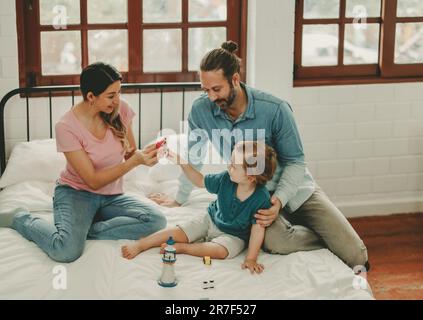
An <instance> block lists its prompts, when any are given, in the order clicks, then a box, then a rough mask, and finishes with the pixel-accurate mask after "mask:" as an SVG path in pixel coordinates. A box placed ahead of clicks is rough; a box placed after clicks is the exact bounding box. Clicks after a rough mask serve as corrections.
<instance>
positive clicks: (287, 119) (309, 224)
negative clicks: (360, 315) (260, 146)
mask: <svg viewBox="0 0 423 320" xmlns="http://www.w3.org/2000/svg"><path fill="white" fill-rule="evenodd" d="M237 49H238V45H237V44H236V43H234V42H232V41H228V42H225V43H224V44H223V45H222V47H221V48H219V49H215V50H212V51H210V52H209V53H207V54H206V56H205V57H204V58H203V60H202V62H201V67H200V73H199V75H200V81H201V85H202V89H203V90H204V92H205V93H206V95H202V96H201V97H200V98H198V99H197V100H196V101H195V102H194V104H193V108H192V110H191V113H190V115H189V117H188V122H189V129H190V132H191V133H192V132H195V131H198V129H202V132H204V135H206V137H205V138H208V139H209V140H212V143H213V145H214V147H215V148H216V149H217V150H219V152H220V154H221V156H222V157H223V158H224V159H225V160H227V156H228V152H224V151H225V149H226V150H229V151H231V150H232V148H233V146H234V145H235V143H236V142H237V141H236V139H237V137H238V136H239V133H243V134H241V137H238V139H242V138H243V137H244V138H245V136H246V135H247V134H248V133H250V134H251V131H253V139H254V140H259V139H260V137H259V136H260V132H262V133H263V132H264V134H263V137H262V138H263V139H264V140H265V142H266V143H267V144H268V145H270V146H271V147H273V148H274V149H275V150H276V152H277V154H278V169H277V170H276V173H275V175H274V177H273V179H272V181H269V182H268V183H267V185H266V187H267V188H268V189H269V191H270V192H271V193H273V196H272V207H271V208H270V209H268V210H260V211H259V212H258V213H257V215H256V218H257V221H258V223H259V224H261V225H262V226H265V227H267V229H266V236H265V241H264V247H263V249H264V250H265V251H267V252H270V253H276V254H289V253H292V252H295V251H307V250H315V249H320V248H325V247H327V248H329V249H330V250H331V251H332V252H333V253H335V254H336V255H337V256H338V257H339V258H340V259H342V260H343V261H344V262H345V263H346V264H347V265H349V266H350V267H351V268H354V267H355V266H364V265H366V267H367V268H368V264H367V249H366V247H365V245H364V243H363V241H362V240H361V239H360V237H359V236H358V235H357V233H356V232H355V231H354V229H353V228H352V226H351V225H350V223H349V222H348V221H347V219H346V218H345V217H344V215H343V214H342V213H341V212H340V211H339V210H338V209H337V208H336V207H335V205H334V204H333V203H332V202H331V201H330V200H329V199H328V197H327V196H326V195H325V193H324V192H323V191H322V190H321V189H320V188H319V187H318V186H317V185H316V183H315V182H314V180H313V177H312V176H311V174H310V173H309V171H308V170H307V168H306V164H305V161H304V152H303V147H302V142H301V138H300V135H299V133H298V129H297V126H296V124H295V120H294V118H293V114H292V110H291V107H290V106H289V104H288V103H287V102H285V101H283V100H280V99H278V98H276V97H274V96H272V95H270V94H267V93H264V92H261V91H258V90H256V89H253V88H250V87H248V86H246V85H245V84H243V83H241V80H240V59H239V58H238V57H237V56H236V55H235V53H234V52H235V51H236V50H237ZM217 129H220V130H221V131H225V132H230V133H231V134H232V135H231V137H230V138H229V139H228V138H227V137H226V139H225V135H223V148H221V139H214V138H215V134H216V130H217ZM251 129H253V130H251ZM200 135H201V134H200ZM200 138H204V137H201V136H200ZM232 138H234V139H232ZM204 140H205V139H202V141H204ZM234 140H235V141H234ZM246 140H251V139H246ZM200 141H201V140H200ZM196 143H197V139H190V141H189V144H188V150H189V161H190V162H191V163H194V164H195V162H196V163H198V162H199V161H200V160H201V159H198V157H196V155H195V153H194V152H191V151H192V149H194V148H193V146H194V145H195V144H196ZM229 154H230V152H229ZM196 168H198V169H199V168H201V164H197V165H196ZM179 181H180V185H179V190H178V193H177V196H176V199H172V198H170V197H168V196H164V195H152V196H151V197H150V198H151V199H152V200H154V201H155V202H156V203H158V204H160V205H163V206H168V207H174V206H180V205H182V204H184V203H185V202H186V201H187V200H188V197H189V194H190V193H191V191H192V185H191V184H190V183H189V181H188V180H187V178H186V177H185V176H184V175H182V176H181V177H180V179H179Z"/></svg>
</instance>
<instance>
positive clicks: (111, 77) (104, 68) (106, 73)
mask: <svg viewBox="0 0 423 320" xmlns="http://www.w3.org/2000/svg"><path fill="white" fill-rule="evenodd" d="M116 81H122V75H121V74H120V73H119V71H117V70H116V68H115V67H113V66H111V65H109V64H106V63H103V62H96V63H93V64H90V65H89V66H88V67H86V68H85V69H84V70H83V71H82V73H81V77H80V87H81V92H82V96H83V97H84V100H87V95H88V93H89V92H92V93H93V94H94V95H95V96H96V97H98V96H99V95H100V94H102V93H103V92H104V91H106V89H107V88H108V87H109V86H110V85H111V84H113V83H114V82H116Z"/></svg>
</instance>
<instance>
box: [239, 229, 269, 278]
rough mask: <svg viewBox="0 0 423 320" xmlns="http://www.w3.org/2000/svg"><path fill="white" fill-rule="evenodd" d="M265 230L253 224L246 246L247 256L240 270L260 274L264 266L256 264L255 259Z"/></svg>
mask: <svg viewBox="0 0 423 320" xmlns="http://www.w3.org/2000/svg"><path fill="white" fill-rule="evenodd" d="M265 231H266V229H265V228H264V227H262V226H261V225H259V224H258V223H257V224H253V226H252V227H251V235H250V243H249V245H248V252H247V256H246V257H245V261H244V263H243V264H242V266H241V267H242V269H246V268H248V269H249V270H250V271H251V273H252V274H253V273H254V272H256V273H262V272H263V269H264V266H263V265H262V264H260V263H257V257H258V254H259V252H260V248H261V245H262V244H263V241H264V232H265Z"/></svg>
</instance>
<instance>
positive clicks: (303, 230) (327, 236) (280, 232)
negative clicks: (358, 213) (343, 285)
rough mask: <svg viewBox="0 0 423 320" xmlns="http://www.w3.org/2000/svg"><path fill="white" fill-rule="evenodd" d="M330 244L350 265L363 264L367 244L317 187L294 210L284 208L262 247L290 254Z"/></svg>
mask: <svg viewBox="0 0 423 320" xmlns="http://www.w3.org/2000/svg"><path fill="white" fill-rule="evenodd" d="M322 248H328V249H329V250H331V251H332V252H333V253H334V254H335V255H337V256H338V257H339V258H340V259H341V260H343V261H344V262H345V263H346V264H347V265H348V266H350V267H351V268H354V267H355V266H364V265H365V263H366V262H367V259H368V257H367V248H366V246H365V245H364V243H363V241H362V240H361V239H360V237H359V236H358V234H357V232H355V230H354V229H353V227H352V226H351V224H350V223H349V222H348V220H347V219H346V218H345V216H344V215H343V214H342V212H341V211H339V209H338V208H337V207H335V205H334V204H333V203H332V201H330V200H329V198H328V197H327V196H326V194H325V193H324V192H323V190H322V189H320V188H319V187H316V191H315V192H314V193H313V194H312V195H311V197H310V198H309V199H308V200H307V201H306V202H305V203H304V204H303V205H302V206H301V207H300V208H298V210H296V211H295V212H294V213H286V212H284V211H281V213H280V214H279V217H278V218H277V219H276V220H275V222H274V223H273V224H272V225H271V226H270V227H268V228H267V229H266V235H265V239H264V245H263V249H264V250H265V251H267V252H270V253H275V254H289V253H292V252H296V251H309V250H316V249H322Z"/></svg>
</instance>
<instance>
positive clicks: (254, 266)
mask: <svg viewBox="0 0 423 320" xmlns="http://www.w3.org/2000/svg"><path fill="white" fill-rule="evenodd" d="M241 268H242V269H249V270H250V272H251V274H253V273H254V272H255V273H257V274H260V273H262V272H263V270H264V265H262V264H261V263H257V261H256V260H248V259H247V260H245V261H244V263H243V264H242V265H241Z"/></svg>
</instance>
